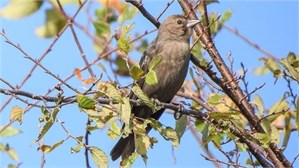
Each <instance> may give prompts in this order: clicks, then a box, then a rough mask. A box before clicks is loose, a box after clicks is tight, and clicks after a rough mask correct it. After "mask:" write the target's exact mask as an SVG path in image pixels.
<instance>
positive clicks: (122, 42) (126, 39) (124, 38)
mask: <svg viewBox="0 0 299 168" xmlns="http://www.w3.org/2000/svg"><path fill="white" fill-rule="evenodd" d="M133 27H134V24H131V25H127V26H124V27H123V28H122V31H121V35H120V37H119V39H118V40H117V46H118V49H119V50H120V51H123V52H124V53H126V54H128V52H129V51H130V41H131V36H130V34H129V32H130V31H131V30H132V29H133Z"/></svg>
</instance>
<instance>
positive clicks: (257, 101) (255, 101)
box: [252, 94, 264, 117]
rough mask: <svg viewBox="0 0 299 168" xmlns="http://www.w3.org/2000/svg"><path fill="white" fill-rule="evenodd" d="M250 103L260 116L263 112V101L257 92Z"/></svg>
mask: <svg viewBox="0 0 299 168" xmlns="http://www.w3.org/2000/svg"><path fill="white" fill-rule="evenodd" d="M252 104H254V105H255V106H256V108H257V110H258V114H259V116H260V117H262V116H263V114H264V103H263V100H262V98H261V97H260V96H259V95H258V94H257V95H255V96H254V98H253V102H252Z"/></svg>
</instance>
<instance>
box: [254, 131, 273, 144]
mask: <svg viewBox="0 0 299 168" xmlns="http://www.w3.org/2000/svg"><path fill="white" fill-rule="evenodd" d="M254 135H255V137H256V138H257V139H258V140H259V141H260V142H262V146H263V147H268V145H269V142H270V136H268V135H267V134H263V133H256V134H254Z"/></svg>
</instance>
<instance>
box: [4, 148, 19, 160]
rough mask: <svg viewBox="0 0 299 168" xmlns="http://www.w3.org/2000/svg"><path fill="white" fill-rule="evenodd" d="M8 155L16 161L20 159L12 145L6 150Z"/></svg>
mask: <svg viewBox="0 0 299 168" xmlns="http://www.w3.org/2000/svg"><path fill="white" fill-rule="evenodd" d="M6 152H7V154H8V156H9V157H10V158H11V159H12V160H15V161H18V160H19V156H18V153H17V152H16V151H15V150H14V149H13V148H11V147H9V148H8V149H7V150H6Z"/></svg>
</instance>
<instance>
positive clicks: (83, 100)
mask: <svg viewBox="0 0 299 168" xmlns="http://www.w3.org/2000/svg"><path fill="white" fill-rule="evenodd" d="M76 98H77V103H78V106H79V107H80V108H83V109H95V102H94V100H92V99H90V98H89V97H88V96H85V95H82V94H77V95H76Z"/></svg>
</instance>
